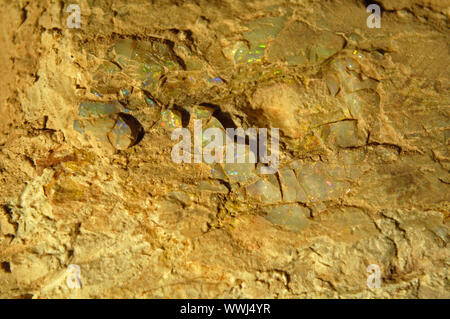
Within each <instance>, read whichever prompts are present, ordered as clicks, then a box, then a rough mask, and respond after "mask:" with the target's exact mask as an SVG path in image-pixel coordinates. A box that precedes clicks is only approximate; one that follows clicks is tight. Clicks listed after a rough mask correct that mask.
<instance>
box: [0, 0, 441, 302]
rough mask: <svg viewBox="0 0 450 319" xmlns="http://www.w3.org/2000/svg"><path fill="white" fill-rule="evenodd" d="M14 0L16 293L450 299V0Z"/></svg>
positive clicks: (8, 127)
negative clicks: (275, 145) (267, 134)
mask: <svg viewBox="0 0 450 319" xmlns="http://www.w3.org/2000/svg"><path fill="white" fill-rule="evenodd" d="M2 2H3V3H2V4H3V8H4V9H3V10H2V11H1V13H0V15H1V16H0V17H1V19H0V23H1V26H2V30H4V32H2V33H1V35H0V38H1V43H2V48H3V49H2V50H1V51H0V69H1V70H2V77H1V79H0V85H1V87H0V107H1V112H2V113H1V114H2V121H1V122H0V172H1V178H0V189H1V191H2V195H3V196H2V197H1V209H0V263H1V268H0V296H1V297H8V298H30V297H32V298H60V297H68V298H73V297H85V298H94V297H95V298H123V297H127V298H161V297H163V298H182V297H187V298H221V297H225V298H359V297H361V298H450V282H449V280H450V278H449V276H450V274H449V269H448V267H449V262H450V258H449V257H450V254H449V252H450V251H449V248H448V242H449V208H450V205H449V200H450V193H449V189H450V187H449V184H450V175H449V168H450V162H449V159H450V157H449V138H450V126H449V122H450V121H449V102H450V96H449V65H450V63H449V62H450V61H449V60H450V59H449V43H450V41H449V31H448V30H449V29H448V23H449V22H448V21H449V14H450V11H449V3H448V1H425V0H411V1H408V0H404V1H378V3H379V5H381V6H382V7H381V9H382V16H381V28H368V27H367V25H366V20H367V18H368V16H369V14H370V13H368V12H366V5H367V4H368V2H367V1H356V0H354V1H351V0H345V1H344V0H335V1H293V0H292V1H270V0H268V1H195V2H193V1H192V2H191V1H161V2H158V1H155V2H153V3H152V2H149V1H139V0H135V1H122V0H120V1H111V2H109V1H102V0H100V1H98V0H83V1H79V2H78V4H79V6H80V12H81V28H79V29H77V28H69V27H68V26H67V19H68V18H70V17H69V15H70V12H66V9H67V4H65V3H64V2H63V1H51V0H48V1H44V0H42V1H32V2H24V1H18V2H12V3H11V2H9V1H8V2H6V1H2ZM75 2H76V1H75ZM195 120H202V128H203V129H206V128H216V129H218V130H219V131H220V132H225V129H226V128H243V129H249V128H268V129H270V128H278V129H279V133H280V139H279V159H280V162H279V166H278V169H277V171H276V172H275V173H272V174H261V167H263V166H264V165H262V164H261V163H258V164H253V163H226V164H214V163H208V162H205V161H203V162H201V163H179V164H177V163H175V162H174V161H173V160H172V157H171V152H172V147H173V146H174V145H175V144H176V141H174V140H172V139H171V134H170V133H171V132H173V131H174V130H175V129H176V128H181V127H184V128H187V129H188V130H189V131H190V132H194V130H195V124H194V123H195ZM269 131H270V130H269ZM200 139H201V141H200V145H201V146H203V147H204V146H206V144H207V141H206V140H205V137H204V136H200ZM235 142H236V145H235V147H236V148H238V147H241V146H242V147H244V149H245V155H246V156H251V155H252V154H253V153H252V150H251V147H250V146H249V144H251V139H250V140H246V141H243V143H246V145H242V143H241V144H240V142H239V141H235ZM239 144H240V145H239ZM196 152H199V149H192V154H195V153H196ZM200 152H201V149H200ZM371 264H376V265H378V266H379V268H380V277H381V286H380V287H379V288H376V287H369V286H368V285H367V278H368V276H369V275H370V273H368V272H367V267H368V266H369V265H371ZM69 265H78V266H79V270H80V278H79V280H80V282H81V288H79V289H77V288H73V286H71V285H70V284H68V281H67V278H68V277H69V276H70V274H69V273H68V272H67V269H68V267H69Z"/></svg>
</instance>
